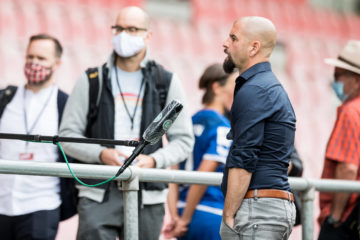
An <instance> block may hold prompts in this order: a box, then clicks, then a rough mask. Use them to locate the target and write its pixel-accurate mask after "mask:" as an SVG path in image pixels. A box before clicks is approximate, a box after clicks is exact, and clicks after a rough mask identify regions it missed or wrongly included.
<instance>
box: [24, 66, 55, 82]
mask: <svg viewBox="0 0 360 240" xmlns="http://www.w3.org/2000/svg"><path fill="white" fill-rule="evenodd" d="M24 73H25V77H26V78H27V80H28V83H29V84H40V83H42V82H44V81H46V80H48V79H49V78H50V76H51V74H52V71H51V68H50V67H44V66H42V65H39V64H36V63H26V64H25V67H24Z"/></svg>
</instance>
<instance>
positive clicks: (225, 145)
mask: <svg viewBox="0 0 360 240" xmlns="http://www.w3.org/2000/svg"><path fill="white" fill-rule="evenodd" d="M192 122H193V126H194V135H195V145H194V150H193V154H192V158H189V159H188V160H187V161H186V162H183V163H181V164H180V169H183V170H193V171H196V170H197V169H198V167H199V165H200V163H201V161H202V160H203V159H206V160H211V161H216V162H219V166H218V168H217V169H216V172H223V168H224V164H225V162H226V158H227V155H228V153H229V149H230V145H231V141H229V140H227V139H226V135H227V133H228V132H229V131H230V122H229V120H228V119H227V118H225V117H224V116H223V115H221V114H220V113H218V112H216V111H214V110H201V111H199V112H197V113H196V114H195V115H194V116H193V117H192ZM188 190H189V185H183V186H182V187H181V188H180V201H179V207H183V206H184V204H185V202H186V195H187V192H188ZM182 205H183V206H182ZM223 205H224V196H223V194H222V192H221V189H220V187H218V186H208V188H207V190H206V192H205V194H204V196H203V197H202V199H201V201H200V203H199V205H198V207H197V209H198V210H204V211H208V212H213V213H221V212H222V208H223Z"/></svg>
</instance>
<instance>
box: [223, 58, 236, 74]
mask: <svg viewBox="0 0 360 240" xmlns="http://www.w3.org/2000/svg"><path fill="white" fill-rule="evenodd" d="M223 69H224V71H225V72H226V73H229V74H230V73H233V72H234V69H235V64H234V62H233V60H232V58H231V57H230V55H228V57H227V58H225V60H224V63H223Z"/></svg>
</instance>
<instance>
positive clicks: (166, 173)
mask: <svg viewBox="0 0 360 240" xmlns="http://www.w3.org/2000/svg"><path fill="white" fill-rule="evenodd" d="M71 168H72V170H73V171H74V173H75V174H76V175H77V176H78V177H79V178H89V179H108V178H111V177H113V176H114V175H115V174H116V173H117V171H118V169H119V168H118V167H115V166H104V165H90V164H75V163H72V164H71ZM0 174H21V175H38V176H57V177H66V178H71V177H72V176H71V174H70V172H69V170H68V168H67V166H66V164H65V163H45V162H30V161H9V160H1V159H0ZM221 179H222V174H221V173H210V172H192V171H180V170H164V169H144V168H138V167H129V168H128V169H126V170H125V171H124V173H123V174H121V175H120V176H119V177H117V178H116V179H115V180H117V181H122V189H123V192H124V208H125V209H124V213H125V214H124V215H125V216H124V228H125V239H126V240H137V239H138V203H137V202H138V201H137V200H138V194H137V191H138V190H139V182H165V183H169V182H170V183H187V184H205V185H217V186H218V185H220V183H221ZM289 182H290V185H291V188H292V189H293V190H297V191H301V192H302V203H303V206H302V239H304V240H311V239H313V237H314V236H313V235H314V216H313V200H314V197H315V191H323V192H357V193H359V192H360V184H359V183H358V182H356V181H344V180H318V179H307V178H289Z"/></svg>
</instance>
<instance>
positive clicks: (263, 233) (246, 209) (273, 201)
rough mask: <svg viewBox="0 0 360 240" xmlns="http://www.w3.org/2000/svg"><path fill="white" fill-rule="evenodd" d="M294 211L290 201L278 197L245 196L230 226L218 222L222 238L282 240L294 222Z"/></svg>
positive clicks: (285, 237)
mask: <svg viewBox="0 0 360 240" xmlns="http://www.w3.org/2000/svg"><path fill="white" fill-rule="evenodd" d="M295 217H296V210H295V205H294V203H293V202H290V201H288V200H283V199H278V198H257V199H254V198H248V199H244V200H243V202H242V204H241V207H240V208H239V210H238V211H237V213H236V215H235V224H234V227H233V228H230V227H229V226H228V225H227V224H226V223H225V222H224V221H222V222H221V227H220V235H221V239H222V240H230V239H231V240H232V239H239V240H240V239H241V240H255V239H256V240H258V239H266V240H283V239H284V240H285V239H288V238H289V236H290V233H291V231H292V227H293V226H294V223H295Z"/></svg>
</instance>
